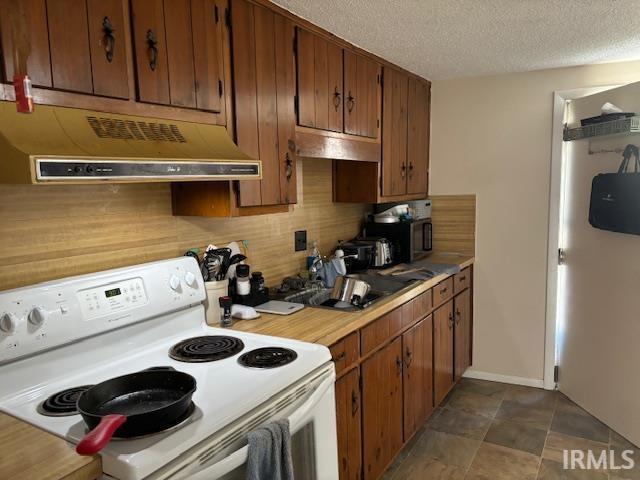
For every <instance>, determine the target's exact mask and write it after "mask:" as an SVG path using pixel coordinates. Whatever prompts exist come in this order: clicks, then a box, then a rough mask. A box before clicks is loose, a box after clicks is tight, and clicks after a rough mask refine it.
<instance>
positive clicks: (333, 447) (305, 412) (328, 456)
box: [152, 363, 338, 480]
mask: <svg viewBox="0 0 640 480" xmlns="http://www.w3.org/2000/svg"><path fill="white" fill-rule="evenodd" d="M311 377H312V378H309V377H307V379H305V380H303V381H302V382H299V383H298V384H296V385H294V386H293V387H291V388H290V389H288V390H287V391H285V392H282V393H281V394H279V395H277V396H276V397H274V398H273V399H271V400H270V401H269V402H267V403H266V404H265V405H263V406H261V407H259V408H258V409H256V411H254V412H251V414H249V416H248V417H247V418H244V419H240V420H238V421H237V422H236V423H235V424H234V425H232V426H231V428H227V429H226V431H225V432H222V433H221V434H220V435H216V436H215V437H216V438H212V439H211V440H210V441H208V442H207V445H201V446H199V447H196V451H194V452H192V453H191V454H190V455H188V458H185V459H183V460H182V461H180V463H179V464H177V465H175V464H174V465H173V466H172V467H171V468H169V471H167V470H165V469H163V470H165V473H164V474H161V475H159V476H155V475H154V476H153V477H152V478H154V479H156V478H158V479H167V480H169V479H170V480H187V479H189V480H213V479H220V480H236V479H237V480H240V479H242V480H244V479H245V478H246V468H245V466H246V462H247V454H248V451H249V447H248V446H247V441H246V437H247V433H248V432H249V431H251V430H253V429H255V428H257V427H258V426H260V425H264V424H267V423H270V422H273V421H275V420H280V419H282V418H287V419H288V420H289V429H290V431H291V441H292V444H291V452H292V457H293V467H294V476H295V478H301V479H305V480H335V479H336V478H338V453H337V450H338V447H337V435H336V411H335V394H334V382H335V371H334V366H333V363H331V364H327V365H326V366H325V367H322V368H321V369H320V370H319V371H317V372H315V373H314V374H312V375H311ZM303 390H306V393H303ZM296 397H297V398H296Z"/></svg>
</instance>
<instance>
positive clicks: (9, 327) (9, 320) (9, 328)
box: [0, 312, 18, 335]
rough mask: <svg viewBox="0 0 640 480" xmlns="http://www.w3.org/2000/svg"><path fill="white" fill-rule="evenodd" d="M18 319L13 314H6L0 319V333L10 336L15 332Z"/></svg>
mask: <svg viewBox="0 0 640 480" xmlns="http://www.w3.org/2000/svg"><path fill="white" fill-rule="evenodd" d="M17 325H18V317H16V315H15V313H10V312H7V313H5V314H4V315H2V317H0V331H1V332H4V333H7V334H9V335H12V334H13V333H14V332H15V331H16V327H17Z"/></svg>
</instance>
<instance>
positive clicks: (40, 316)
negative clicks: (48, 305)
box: [28, 307, 49, 327]
mask: <svg viewBox="0 0 640 480" xmlns="http://www.w3.org/2000/svg"><path fill="white" fill-rule="evenodd" d="M48 316H49V312H47V311H46V310H45V309H44V308H42V307H35V308H34V309H33V310H31V311H30V312H29V317H28V319H29V323H30V324H31V325H33V326H34V327H39V326H40V325H42V324H43V323H44V322H45V320H46V319H47V317H48Z"/></svg>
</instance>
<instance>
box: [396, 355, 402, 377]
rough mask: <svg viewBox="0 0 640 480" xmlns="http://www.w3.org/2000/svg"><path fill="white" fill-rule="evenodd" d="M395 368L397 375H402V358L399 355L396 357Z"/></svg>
mask: <svg viewBox="0 0 640 480" xmlns="http://www.w3.org/2000/svg"><path fill="white" fill-rule="evenodd" d="M396 370H397V372H398V375H402V360H401V359H400V357H396Z"/></svg>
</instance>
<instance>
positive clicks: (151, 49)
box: [131, 0, 224, 113]
mask: <svg viewBox="0 0 640 480" xmlns="http://www.w3.org/2000/svg"><path fill="white" fill-rule="evenodd" d="M131 9H132V15H133V37H134V43H135V54H136V70H137V73H138V97H139V99H140V100H141V101H143V102H150V103H160V104H165V105H172V106H175V107H182V108H197V109H200V110H207V111H212V112H215V113H220V112H221V111H222V110H223V105H224V102H223V94H224V91H223V87H224V82H223V78H224V75H223V71H224V63H223V50H222V48H223V36H224V30H223V27H222V18H221V16H222V15H223V12H221V11H220V10H221V9H222V6H220V5H218V2H217V1H215V0H164V1H163V0H132V1H131Z"/></svg>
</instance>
